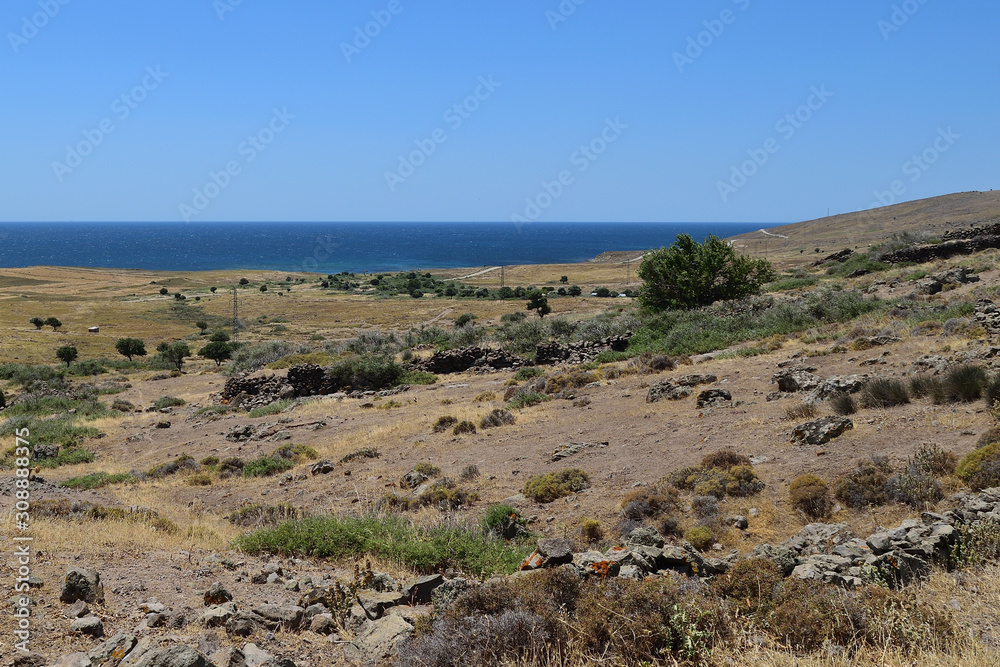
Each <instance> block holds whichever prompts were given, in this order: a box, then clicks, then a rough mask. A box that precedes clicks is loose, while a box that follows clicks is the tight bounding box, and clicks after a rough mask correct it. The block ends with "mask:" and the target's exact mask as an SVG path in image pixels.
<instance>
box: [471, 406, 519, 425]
mask: <svg viewBox="0 0 1000 667" xmlns="http://www.w3.org/2000/svg"><path fill="white" fill-rule="evenodd" d="M514 422H515V419H514V413H512V412H511V411H510V410H503V409H501V408H497V409H495V410H493V411H491V412H490V414H488V415H486V416H484V417H483V418H482V419H481V420H480V421H479V428H496V427H497V426H504V425H509V424H513V423H514Z"/></svg>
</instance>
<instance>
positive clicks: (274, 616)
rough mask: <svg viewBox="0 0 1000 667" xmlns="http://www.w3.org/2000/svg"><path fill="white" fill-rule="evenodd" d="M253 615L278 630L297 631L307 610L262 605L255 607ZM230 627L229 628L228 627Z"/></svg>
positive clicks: (288, 606)
mask: <svg viewBox="0 0 1000 667" xmlns="http://www.w3.org/2000/svg"><path fill="white" fill-rule="evenodd" d="M253 613H254V614H255V615H256V616H258V617H260V618H261V619H263V621H264V624H265V625H267V626H268V627H270V628H272V629H275V630H277V629H278V628H284V629H286V630H295V629H296V628H298V627H299V624H300V623H301V621H302V615H303V614H304V613H305V610H304V609H302V607H297V606H295V605H291V604H286V605H280V606H279V605H276V604H262V605H258V606H256V607H254V610H253ZM227 627H228V626H227Z"/></svg>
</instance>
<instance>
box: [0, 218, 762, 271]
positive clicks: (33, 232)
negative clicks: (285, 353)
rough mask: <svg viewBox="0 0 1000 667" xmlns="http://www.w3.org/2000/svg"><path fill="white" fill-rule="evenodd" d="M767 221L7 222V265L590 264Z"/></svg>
mask: <svg viewBox="0 0 1000 667" xmlns="http://www.w3.org/2000/svg"><path fill="white" fill-rule="evenodd" d="M771 226H773V225H771V224H767V225H762V224H760V223H704V224H695V223H687V224H685V223H613V224H612V223H544V224H529V225H524V226H516V225H514V224H512V223H504V222H488V223H479V222H476V223H471V222H470V223H427V222H421V223H403V222H399V223H395V222H384V223H372V222H353V223H352V222H335V223H318V222H309V223H290V222H284V223H266V222H254V223H237V222H229V223H222V222H220V223H210V222H209V223H144V222H143V223H139V222H136V223H82V222H75V223H0V267H5V268H13V267H24V266H89V267H104V268H116V269H149V270H159V271H208V270H218V269H273V270H279V271H290V272H291V271H316V272H321V273H338V272H340V271H352V272H361V271H399V270H403V269H440V268H457V267H476V266H496V265H511V264H562V263H573V262H582V261H585V260H588V259H591V258H593V257H596V256H597V255H599V254H601V253H602V252H605V251H609V250H638V251H641V250H648V249H650V248H659V247H661V246H666V245H670V244H671V243H673V242H674V239H675V238H676V236H677V234H679V233H687V234H690V235H691V236H693V237H694V238H696V239H697V240H699V241H700V240H703V239H704V238H705V237H706V236H707V235H709V234H714V235H716V236H720V237H723V238H725V237H727V236H734V235H736V234H742V233H744V232H748V231H753V230H756V229H760V228H761V227H771Z"/></svg>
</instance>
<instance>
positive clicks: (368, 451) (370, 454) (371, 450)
mask: <svg viewBox="0 0 1000 667" xmlns="http://www.w3.org/2000/svg"><path fill="white" fill-rule="evenodd" d="M379 456H381V454H379V451H378V449H376V448H375V447H364V448H362V449H359V450H356V451H353V452H351V453H350V454H345V455H344V456H343V457H342V458H341V459H340V461H338V462H337V463H348V462H350V461H353V460H354V459H359V458H363V459H377V458H379Z"/></svg>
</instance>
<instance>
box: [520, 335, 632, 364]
mask: <svg viewBox="0 0 1000 667" xmlns="http://www.w3.org/2000/svg"><path fill="white" fill-rule="evenodd" d="M631 339H632V334H631V333H626V334H625V335H624V336H609V337H607V338H601V339H600V340H593V341H580V342H577V343H569V344H563V343H557V342H551V343H539V344H538V345H537V346H536V347H535V363H537V364H538V365H540V366H549V365H552V364H560V363H570V364H585V363H587V362H590V361H593V360H594V359H595V358H597V355H599V354H600V353H601V352H604V351H605V350H614V351H615V352H623V351H624V350H625V349H626V348H628V342H629V340H631Z"/></svg>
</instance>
